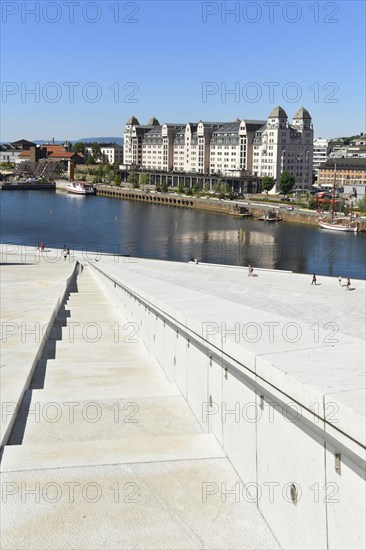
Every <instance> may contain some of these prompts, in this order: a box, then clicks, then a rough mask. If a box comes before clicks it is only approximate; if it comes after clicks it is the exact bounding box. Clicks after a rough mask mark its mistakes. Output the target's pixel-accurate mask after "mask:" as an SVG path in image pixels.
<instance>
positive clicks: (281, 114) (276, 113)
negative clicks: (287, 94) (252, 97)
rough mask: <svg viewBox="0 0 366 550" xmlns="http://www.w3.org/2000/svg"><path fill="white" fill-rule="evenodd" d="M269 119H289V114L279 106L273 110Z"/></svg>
mask: <svg viewBox="0 0 366 550" xmlns="http://www.w3.org/2000/svg"><path fill="white" fill-rule="evenodd" d="M268 118H287V113H286V111H285V109H283V108H282V107H280V106H278V107H275V108H274V109H273V111H272V112H271V114H270V115H269V117H268Z"/></svg>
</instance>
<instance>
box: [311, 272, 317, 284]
mask: <svg viewBox="0 0 366 550" xmlns="http://www.w3.org/2000/svg"><path fill="white" fill-rule="evenodd" d="M311 284H312V285H315V286H316V275H315V273H313V278H312V281H311Z"/></svg>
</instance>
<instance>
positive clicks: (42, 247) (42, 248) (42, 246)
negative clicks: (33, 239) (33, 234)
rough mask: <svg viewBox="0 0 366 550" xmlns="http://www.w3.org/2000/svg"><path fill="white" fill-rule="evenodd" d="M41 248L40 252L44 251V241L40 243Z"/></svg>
mask: <svg viewBox="0 0 366 550" xmlns="http://www.w3.org/2000/svg"><path fill="white" fill-rule="evenodd" d="M41 250H42V252H44V243H42V245H41Z"/></svg>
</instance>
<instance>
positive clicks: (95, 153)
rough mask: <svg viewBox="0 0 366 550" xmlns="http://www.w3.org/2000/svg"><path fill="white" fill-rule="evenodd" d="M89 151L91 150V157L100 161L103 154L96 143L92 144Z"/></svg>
mask: <svg viewBox="0 0 366 550" xmlns="http://www.w3.org/2000/svg"><path fill="white" fill-rule="evenodd" d="M91 150H92V156H93V157H94V159H95V160H96V161H98V160H101V159H102V158H103V154H102V151H101V149H100V145H99V143H97V142H94V143H92V146H91Z"/></svg>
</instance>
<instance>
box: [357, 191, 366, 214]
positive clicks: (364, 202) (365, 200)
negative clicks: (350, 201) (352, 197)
mask: <svg viewBox="0 0 366 550" xmlns="http://www.w3.org/2000/svg"><path fill="white" fill-rule="evenodd" d="M357 206H358V208H359V209H360V210H361V212H366V195H364V196H363V197H362V199H360V200H359V201H357Z"/></svg>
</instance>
